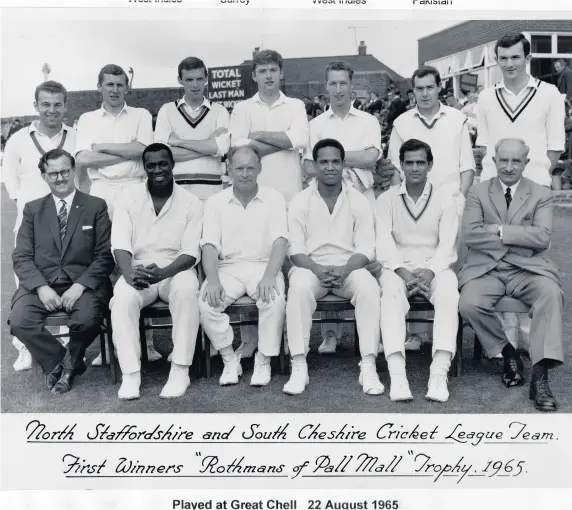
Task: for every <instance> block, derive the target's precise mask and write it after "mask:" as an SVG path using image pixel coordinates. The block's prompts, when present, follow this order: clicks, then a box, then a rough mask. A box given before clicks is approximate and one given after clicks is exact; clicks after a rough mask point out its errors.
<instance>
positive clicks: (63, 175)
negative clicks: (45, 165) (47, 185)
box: [46, 170, 71, 181]
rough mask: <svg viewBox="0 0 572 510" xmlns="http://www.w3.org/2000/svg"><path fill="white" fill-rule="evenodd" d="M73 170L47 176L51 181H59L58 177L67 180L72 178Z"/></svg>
mask: <svg viewBox="0 0 572 510" xmlns="http://www.w3.org/2000/svg"><path fill="white" fill-rule="evenodd" d="M70 173H71V170H62V171H61V172H49V173H48V172H46V175H47V176H48V178H49V179H50V180H51V181H56V180H57V179H58V175H59V176H61V177H62V179H67V178H68V177H69V176H70Z"/></svg>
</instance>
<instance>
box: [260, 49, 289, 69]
mask: <svg viewBox="0 0 572 510" xmlns="http://www.w3.org/2000/svg"><path fill="white" fill-rule="evenodd" d="M267 64H278V67H279V68H280V70H282V66H283V65H284V59H283V58H282V55H280V53H278V52H277V51H274V50H262V51H259V52H258V53H256V55H254V57H252V72H253V73H254V72H256V66H263V65H267Z"/></svg>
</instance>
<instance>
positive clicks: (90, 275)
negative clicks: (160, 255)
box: [12, 190, 115, 305]
mask: <svg viewBox="0 0 572 510" xmlns="http://www.w3.org/2000/svg"><path fill="white" fill-rule="evenodd" d="M12 261H13V263H14V272H15V273H16V276H17V277H18V280H19V287H18V289H17V290H16V293H15V294H14V297H13V298H12V305H14V303H15V302H16V301H17V300H18V299H19V298H20V297H22V296H24V295H26V294H28V293H30V292H36V289H37V288H38V287H41V286H43V285H50V286H51V285H53V283H54V282H55V281H56V280H57V278H58V276H59V275H60V273H61V272H62V271H63V272H65V273H66V274H67V275H68V276H69V278H70V279H71V281H72V282H73V283H81V284H82V285H84V286H85V287H87V288H88V289H91V290H92V291H93V292H94V293H95V295H96V296H97V297H98V298H99V299H100V300H101V301H102V302H104V303H108V302H109V300H110V299H111V293H112V291H111V282H110V280H109V275H110V274H111V272H112V271H113V268H114V266H115V262H114V260H113V256H112V255H111V221H110V220H109V214H108V213H107V205H106V204H105V201H104V200H102V199H101V198H97V197H92V196H90V195H86V194H85V193H82V192H81V191H79V190H76V193H75V196H74V199H73V202H72V204H71V206H70V208H69V212H68V223H67V231H66V235H65V237H64V239H63V243H62V241H61V238H60V227H59V223H58V215H57V211H56V204H55V203H54V199H53V198H52V195H51V193H50V194H49V195H46V196H45V197H43V198H39V199H37V200H33V201H32V202H29V203H27V204H26V206H25V208H24V215H23V219H22V225H21V227H20V229H19V230H18V235H17V238H16V248H15V249H14V252H13V253H12Z"/></svg>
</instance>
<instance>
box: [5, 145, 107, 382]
mask: <svg viewBox="0 0 572 510" xmlns="http://www.w3.org/2000/svg"><path fill="white" fill-rule="evenodd" d="M38 166H39V168H40V172H41V173H42V177H43V179H44V180H45V181H46V183H47V184H48V186H49V187H50V190H51V193H50V194H49V195H47V196H45V197H43V198H39V199H37V200H33V201H32V202H29V203H28V204H26V206H25V208H24V214H23V220H22V225H21V227H20V229H19V231H18V235H17V238H16V248H15V249H14V252H13V254H12V260H13V263H14V272H15V273H16V276H17V277H18V280H19V287H18V290H16V293H15V294H14V297H13V298H12V313H11V315H10V326H11V330H12V334H13V335H15V336H16V337H18V338H19V339H20V340H21V341H22V342H23V343H24V345H26V347H27V348H28V350H29V351H30V353H31V354H32V357H33V358H34V359H36V360H37V361H38V363H39V364H40V365H41V367H42V369H43V371H44V373H45V374H46V385H47V387H48V389H49V390H51V391H52V393H65V392H67V391H69V390H70V389H71V387H72V384H73V381H74V378H75V377H76V376H77V375H81V374H82V373H83V372H85V370H86V368H87V367H86V365H85V363H84V361H83V358H84V354H85V350H86V349H87V347H88V346H89V345H90V344H91V343H92V342H93V340H94V339H95V338H97V336H98V335H99V332H100V329H101V323H102V320H103V317H104V313H105V310H106V309H107V306H108V303H109V299H110V298H111V283H110V281H109V275H110V274H111V272H112V270H113V268H114V265H115V264H114V260H113V256H112V255H111V249H110V236H111V222H110V220H109V215H108V213H107V206H106V205H105V201H104V200H102V199H101V198H97V197H92V196H90V195H86V194H85V193H82V192H80V191H78V190H76V188H75V184H74V178H75V160H74V158H73V157H72V156H71V154H69V153H68V152H66V151H65V150H62V149H54V150H51V151H48V152H46V153H45V154H44V155H43V156H42V157H41V159H40V163H39V165H38ZM58 310H65V311H66V312H68V313H69V314H70V323H69V330H70V341H69V343H68V346H67V349H66V348H64V347H62V345H61V344H60V343H59V342H58V341H57V340H56V339H55V338H54V337H53V336H52V334H51V333H50V332H49V331H48V330H47V329H46V328H45V326H44V320H45V318H46V316H48V315H49V314H50V313H53V312H55V311H58Z"/></svg>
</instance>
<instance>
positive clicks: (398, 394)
mask: <svg viewBox="0 0 572 510" xmlns="http://www.w3.org/2000/svg"><path fill="white" fill-rule="evenodd" d="M389 398H390V399H391V400H392V401H393V402H405V401H407V400H413V395H412V394H411V390H410V389H409V381H408V380H407V377H406V375H405V374H402V375H394V376H391V384H390V388H389Z"/></svg>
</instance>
